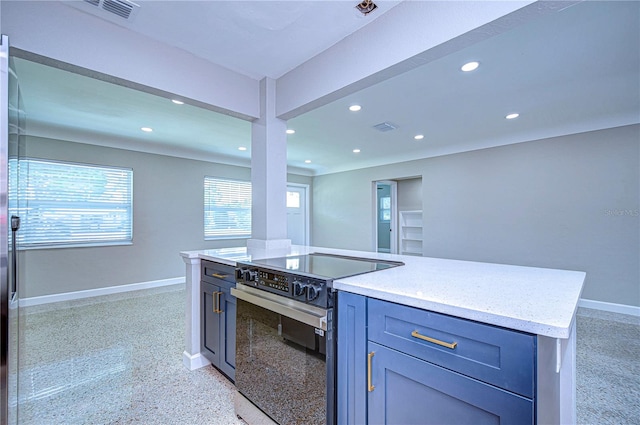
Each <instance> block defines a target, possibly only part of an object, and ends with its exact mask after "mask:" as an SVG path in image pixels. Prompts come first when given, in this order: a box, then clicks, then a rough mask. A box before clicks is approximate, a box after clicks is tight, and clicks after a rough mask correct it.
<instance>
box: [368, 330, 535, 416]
mask: <svg viewBox="0 0 640 425" xmlns="http://www.w3.org/2000/svg"><path fill="white" fill-rule="evenodd" d="M367 351H368V352H369V353H373V357H372V362H371V368H372V371H371V374H372V377H371V381H372V382H371V383H372V385H373V389H372V391H370V392H368V410H369V414H368V417H369V421H368V422H369V424H378V423H379V424H405V425H408V424H420V425H429V424H438V425H441V424H449V425H455V424H474V425H481V424H498V423H500V424H518V425H524V424H532V423H533V418H534V404H533V401H532V400H529V399H527V398H524V397H522V396H519V395H516V394H513V393H510V392H507V391H504V390H502V389H499V388H496V387H494V386H491V385H489V384H486V383H484V382H480V381H478V380H476V379H472V378H469V377H466V376H463V375H460V374H459V373H456V372H452V371H450V370H447V369H444V368H442V367H440V366H436V365H434V364H432V363H428V362H425V361H422V360H419V359H417V358H415V357H411V356H408V355H406V354H403V353H400V352H398V351H395V350H392V349H390V348H387V347H383V346H381V345H378V344H375V343H372V342H370V343H369V346H368V350H367Z"/></svg>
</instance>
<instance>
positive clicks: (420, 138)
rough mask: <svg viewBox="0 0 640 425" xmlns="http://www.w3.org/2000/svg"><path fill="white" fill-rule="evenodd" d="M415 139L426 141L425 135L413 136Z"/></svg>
mask: <svg viewBox="0 0 640 425" xmlns="http://www.w3.org/2000/svg"><path fill="white" fill-rule="evenodd" d="M413 138H414V139H416V140H422V139H424V134H416V135H415V136H413Z"/></svg>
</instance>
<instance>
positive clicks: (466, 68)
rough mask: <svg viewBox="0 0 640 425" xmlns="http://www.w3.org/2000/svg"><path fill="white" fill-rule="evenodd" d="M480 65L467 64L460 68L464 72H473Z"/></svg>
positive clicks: (476, 63) (474, 63)
mask: <svg viewBox="0 0 640 425" xmlns="http://www.w3.org/2000/svg"><path fill="white" fill-rule="evenodd" d="M478 66H480V64H479V63H478V62H467V63H465V64H464V65H462V67H461V68H460V69H461V70H463V71H464V72H470V71H475V70H476V69H477V68H478Z"/></svg>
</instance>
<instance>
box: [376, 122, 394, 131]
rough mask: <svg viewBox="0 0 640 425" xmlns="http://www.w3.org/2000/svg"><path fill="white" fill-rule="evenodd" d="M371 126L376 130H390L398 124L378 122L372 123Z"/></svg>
mask: <svg viewBox="0 0 640 425" xmlns="http://www.w3.org/2000/svg"><path fill="white" fill-rule="evenodd" d="M373 128H375V129H376V130H378V131H391V130H395V129H396V128H398V126H397V125H395V124H391V123H390V122H382V123H380V124H376V125H374V126H373Z"/></svg>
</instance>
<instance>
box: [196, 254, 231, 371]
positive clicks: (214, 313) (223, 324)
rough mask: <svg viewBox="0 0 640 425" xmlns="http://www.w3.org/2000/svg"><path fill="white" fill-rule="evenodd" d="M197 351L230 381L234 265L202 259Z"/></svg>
mask: <svg viewBox="0 0 640 425" xmlns="http://www.w3.org/2000/svg"><path fill="white" fill-rule="evenodd" d="M201 272H202V274H201V276H202V281H201V288H202V292H201V303H202V304H201V305H202V319H201V320H202V323H201V332H202V335H201V338H200V341H202V343H201V344H202V346H201V347H200V351H201V353H202V354H203V355H204V356H205V357H206V358H207V359H208V360H209V361H210V362H211V364H213V365H214V366H215V367H216V368H218V369H219V370H220V371H221V372H222V373H224V374H225V375H226V376H227V377H228V378H229V379H231V380H232V381H233V380H235V367H236V297H234V296H232V295H231V292H230V290H231V288H232V287H233V286H235V269H234V268H233V267H232V266H228V265H225V264H219V263H215V262H212V261H205V260H203V261H202V271H201Z"/></svg>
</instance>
